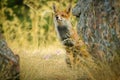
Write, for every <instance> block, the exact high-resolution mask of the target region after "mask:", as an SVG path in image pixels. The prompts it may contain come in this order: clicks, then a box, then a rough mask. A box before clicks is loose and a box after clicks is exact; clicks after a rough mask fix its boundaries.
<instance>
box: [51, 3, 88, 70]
mask: <svg viewBox="0 0 120 80" xmlns="http://www.w3.org/2000/svg"><path fill="white" fill-rule="evenodd" d="M52 7H53V12H54V14H53V15H54V16H53V20H54V27H55V31H56V33H57V36H58V38H59V39H60V41H61V43H62V44H63V46H64V47H65V50H66V63H67V66H68V67H71V68H74V67H76V66H79V63H81V59H82V58H83V57H84V58H87V57H89V52H88V51H87V48H86V45H85V43H84V42H83V41H82V40H81V39H80V37H79V35H78V34H77V31H75V29H74V28H73V26H72V24H71V22H70V17H71V14H70V12H71V8H72V6H71V3H70V4H69V5H68V7H67V8H66V9H65V10H58V9H57V8H56V5H55V4H54V3H53V6H52ZM81 57H82V58H81Z"/></svg>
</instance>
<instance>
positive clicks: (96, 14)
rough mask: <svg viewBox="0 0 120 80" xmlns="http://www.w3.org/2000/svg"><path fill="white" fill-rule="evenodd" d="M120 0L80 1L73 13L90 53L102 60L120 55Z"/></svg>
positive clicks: (79, 32) (78, 29)
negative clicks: (116, 54)
mask: <svg viewBox="0 0 120 80" xmlns="http://www.w3.org/2000/svg"><path fill="white" fill-rule="evenodd" d="M119 3H120V0H78V2H77V4H76V6H75V7H74V8H73V10H72V13H73V15H74V16H76V17H77V18H79V20H78V25H77V31H78V34H79V35H80V36H81V37H82V38H83V40H84V42H85V43H86V45H87V46H88V49H89V51H90V53H91V54H92V55H93V56H94V57H96V58H99V59H101V60H105V61H106V60H107V61H109V60H111V59H112V56H113V55H114V54H115V53H118V54H120V51H119V50H120V4H119Z"/></svg>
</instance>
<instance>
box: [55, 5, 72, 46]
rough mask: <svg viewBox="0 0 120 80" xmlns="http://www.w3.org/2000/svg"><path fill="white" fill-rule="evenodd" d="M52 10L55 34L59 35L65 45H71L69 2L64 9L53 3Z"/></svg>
mask: <svg viewBox="0 0 120 80" xmlns="http://www.w3.org/2000/svg"><path fill="white" fill-rule="evenodd" d="M53 11H54V24H55V29H56V32H57V35H58V36H59V38H60V40H61V41H62V43H63V44H64V45H66V46H72V45H73V43H72V41H71V40H70V36H71V32H70V31H71V28H72V26H71V22H70V11H71V4H70V5H69V6H68V8H67V9H66V10H63V11H62V10H58V9H57V8H56V6H55V4H53Z"/></svg>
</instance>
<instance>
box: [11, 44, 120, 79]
mask: <svg viewBox="0 0 120 80" xmlns="http://www.w3.org/2000/svg"><path fill="white" fill-rule="evenodd" d="M13 51H14V52H15V53H16V54H19V55H20V67H21V73H20V76H21V77H20V78H21V80H119V79H120V77H118V76H119V75H120V72H119V69H120V63H119V62H120V60H119V59H117V61H116V62H114V63H113V64H111V65H113V67H112V68H111V67H110V66H109V65H108V64H104V63H101V62H100V64H99V66H97V69H96V70H95V71H92V69H90V68H89V67H81V68H80V70H77V71H76V70H72V69H70V68H68V67H67V66H66V63H65V50H64V49H63V47H62V46H61V45H50V46H46V47H41V48H39V49H29V50H26V49H20V50H18V49H13ZM87 64H90V63H89V62H88V63H87ZM89 66H90V65H89ZM85 72H87V74H88V75H89V76H90V77H91V78H92V79H86V78H85V77H86V76H85V75H84V73H85ZM116 73H117V74H116ZM83 75H84V76H83Z"/></svg>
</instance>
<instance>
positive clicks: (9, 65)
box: [0, 34, 20, 80]
mask: <svg viewBox="0 0 120 80" xmlns="http://www.w3.org/2000/svg"><path fill="white" fill-rule="evenodd" d="M19 68H20V66H19V56H18V55H14V53H13V52H12V51H11V49H10V48H9V47H8V46H7V43H6V41H5V40H4V38H3V36H2V35H1V34H0V79H1V80H19V72H20V69H19Z"/></svg>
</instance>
